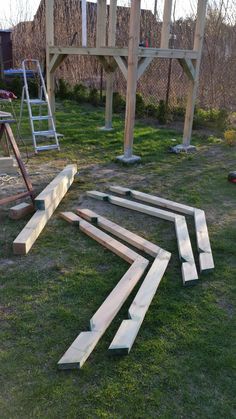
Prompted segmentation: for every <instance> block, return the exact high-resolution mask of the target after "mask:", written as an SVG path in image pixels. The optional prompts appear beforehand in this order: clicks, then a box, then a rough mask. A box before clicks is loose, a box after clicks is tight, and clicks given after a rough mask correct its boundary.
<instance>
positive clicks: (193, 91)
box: [182, 0, 207, 150]
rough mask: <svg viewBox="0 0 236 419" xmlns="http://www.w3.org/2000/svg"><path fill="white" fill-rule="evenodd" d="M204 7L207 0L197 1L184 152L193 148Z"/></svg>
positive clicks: (204, 16) (204, 15)
mask: <svg viewBox="0 0 236 419" xmlns="http://www.w3.org/2000/svg"><path fill="white" fill-rule="evenodd" d="M206 7H207V0H198V8H197V21H196V29H195V36H194V47H193V49H194V51H198V58H197V59H196V60H195V63H194V67H195V77H194V79H191V78H190V79H189V82H188V98H187V108H186V114H185V122H184V133H183V144H182V148H184V149H185V150H188V149H190V148H194V147H193V146H190V141H191V135H192V125H193V116H194V108H195V101H196V97H197V89H198V81H199V73H200V64H201V55H202V46H203V39H204V29H205V21H206Z"/></svg>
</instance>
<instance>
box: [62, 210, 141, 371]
mask: <svg viewBox="0 0 236 419" xmlns="http://www.w3.org/2000/svg"><path fill="white" fill-rule="evenodd" d="M61 216H62V218H64V219H66V220H67V221H69V222H71V223H77V224H78V225H79V228H80V229H81V230H82V231H83V232H84V233H86V234H87V235H89V236H90V237H93V238H94V239H95V240H96V241H98V242H99V243H100V244H102V245H103V246H105V247H106V248H108V249H110V250H111V251H113V252H114V253H115V254H119V256H121V257H122V258H123V259H125V260H126V261H129V262H130V263H131V266H130V268H129V269H128V271H127V272H126V273H125V275H124V276H123V277H122V278H121V280H120V281H119V282H118V284H117V285H116V287H115V288H114V289H113V290H112V292H111V293H110V294H109V295H108V297H107V298H106V299H105V301H104V302H103V304H102V305H101V306H100V307H99V309H98V310H97V311H96V313H95V314H94V315H93V317H92V318H91V319H90V329H91V331H89V332H82V333H80V334H79V335H78V337H77V338H76V339H75V341H74V342H73V343H72V345H71V346H70V347H69V349H68V350H67V351H66V352H65V354H64V355H63V356H62V358H61V359H60V361H59V362H58V367H59V368H60V369H71V368H81V367H82V365H83V364H84V362H85V361H86V359H87V358H88V357H89V355H90V354H91V352H92V351H93V349H94V347H95V346H96V344H97V343H98V341H99V339H100V338H101V336H102V335H103V334H104V332H105V331H106V329H107V328H108V326H109V325H110V323H111V322H112V320H113V319H114V317H115V316H116V314H117V313H118V311H119V310H120V308H121V306H122V305H123V303H124V302H125V300H126V299H127V297H128V296H129V294H130V293H131V291H132V290H133V288H134V287H135V285H136V284H137V282H138V281H139V279H140V278H141V277H142V275H143V273H144V271H145V270H146V268H147V266H148V263H149V261H148V260H147V259H145V258H143V257H142V256H140V255H138V254H137V253H136V252H134V251H132V250H131V249H129V248H128V247H127V246H125V245H122V244H121V243H120V242H118V241H117V240H115V239H113V238H111V237H110V236H109V235H108V234H106V233H103V232H102V231H101V230H99V229H98V228H96V227H94V226H92V225H91V224H89V223H88V222H87V221H84V220H83V219H81V218H80V217H78V216H76V215H75V214H73V213H69V212H67V213H62V214H61ZM132 258H133V259H132Z"/></svg>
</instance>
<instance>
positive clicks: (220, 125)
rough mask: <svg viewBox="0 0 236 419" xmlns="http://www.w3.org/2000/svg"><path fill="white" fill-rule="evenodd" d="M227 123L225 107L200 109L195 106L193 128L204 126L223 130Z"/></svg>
mask: <svg viewBox="0 0 236 419" xmlns="http://www.w3.org/2000/svg"><path fill="white" fill-rule="evenodd" d="M227 124H228V112H227V110H226V109H214V108H213V109H207V110H206V109H201V108H196V109H195V114H194V128H196V127H198V126H205V127H208V128H215V129H218V130H220V131H223V130H224V129H225V128H226V127H227Z"/></svg>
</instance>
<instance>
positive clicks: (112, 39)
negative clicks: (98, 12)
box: [103, 0, 117, 131]
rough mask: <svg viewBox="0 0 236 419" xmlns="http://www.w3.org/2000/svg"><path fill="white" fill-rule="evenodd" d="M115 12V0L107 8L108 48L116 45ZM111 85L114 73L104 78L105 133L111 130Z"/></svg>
mask: <svg viewBox="0 0 236 419" xmlns="http://www.w3.org/2000/svg"><path fill="white" fill-rule="evenodd" d="M116 10H117V0H113V1H112V2H110V8H109V27H108V46H109V47H115V45H116ZM113 83H114V72H111V73H107V78H106V84H107V86H106V111H105V127H104V128H103V129H104V130H105V131H111V130H112V106H113Z"/></svg>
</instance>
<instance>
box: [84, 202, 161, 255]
mask: <svg viewBox="0 0 236 419" xmlns="http://www.w3.org/2000/svg"><path fill="white" fill-rule="evenodd" d="M77 212H78V214H79V215H81V217H83V218H85V219H86V220H88V221H91V222H96V223H97V225H98V226H99V227H101V228H102V229H103V230H106V231H108V232H109V233H112V234H114V236H116V237H118V238H120V239H122V240H124V241H126V242H127V243H129V244H131V245H132V246H134V247H136V248H137V249H139V250H141V251H143V252H145V253H147V254H149V255H150V256H153V257H156V256H157V254H158V253H159V251H160V247H159V246H156V245H155V244H154V243H151V242H150V241H148V240H146V239H144V238H143V237H140V236H138V235H137V234H135V233H132V232H131V231H129V230H127V229H125V228H123V227H121V226H120V225H118V224H116V223H113V222H112V221H110V220H108V219H107V218H105V217H102V216H100V215H98V214H96V213H95V212H94V211H91V210H89V209H81V208H78V209H77Z"/></svg>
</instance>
